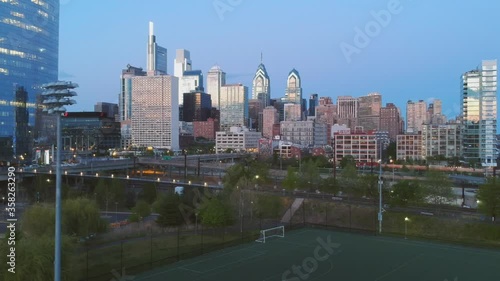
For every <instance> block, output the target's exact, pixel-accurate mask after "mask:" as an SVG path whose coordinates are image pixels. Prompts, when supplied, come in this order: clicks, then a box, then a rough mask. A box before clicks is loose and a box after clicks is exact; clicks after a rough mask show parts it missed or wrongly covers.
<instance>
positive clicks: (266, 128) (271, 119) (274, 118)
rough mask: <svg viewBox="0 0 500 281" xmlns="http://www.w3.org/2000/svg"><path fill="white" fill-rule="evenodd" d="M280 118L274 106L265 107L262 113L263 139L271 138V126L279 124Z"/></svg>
mask: <svg viewBox="0 0 500 281" xmlns="http://www.w3.org/2000/svg"><path fill="white" fill-rule="evenodd" d="M279 118H280V116H279V114H278V110H277V109H276V108H275V107H274V106H267V107H266V108H264V110H263V111H262V119H263V121H262V123H263V125H262V135H263V137H265V138H268V139H271V138H272V137H273V126H274V125H275V124H279V123H280V120H279Z"/></svg>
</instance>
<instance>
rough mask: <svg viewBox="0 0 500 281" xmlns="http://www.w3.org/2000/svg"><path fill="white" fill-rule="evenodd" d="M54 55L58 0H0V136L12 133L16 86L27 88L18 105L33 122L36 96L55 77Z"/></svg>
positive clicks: (14, 124) (57, 44)
mask: <svg viewBox="0 0 500 281" xmlns="http://www.w3.org/2000/svg"><path fill="white" fill-rule="evenodd" d="M58 57H59V1H58V0H45V1H22V2H21V1H0V138H1V137H3V138H10V139H11V141H12V139H13V138H14V137H15V126H16V120H15V112H16V109H15V108H16V107H18V106H19V105H20V104H19V103H17V102H16V101H15V92H16V89H17V87H23V88H24V90H25V91H26V92H27V102H26V103H25V104H24V105H21V107H22V110H25V109H27V110H28V123H29V125H30V126H33V125H34V121H35V103H36V96H37V95H38V94H40V93H41V90H40V86H41V85H42V84H44V83H48V82H52V81H57V78H58V63H59V62H58ZM24 106H25V108H24ZM11 141H7V142H11ZM14 145H15V144H14Z"/></svg>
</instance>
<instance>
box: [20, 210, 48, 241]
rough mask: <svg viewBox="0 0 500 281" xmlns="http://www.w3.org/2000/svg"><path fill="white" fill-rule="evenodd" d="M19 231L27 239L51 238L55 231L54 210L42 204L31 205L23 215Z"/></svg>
mask: <svg viewBox="0 0 500 281" xmlns="http://www.w3.org/2000/svg"><path fill="white" fill-rule="evenodd" d="M22 222H23V224H22V225H21V230H22V232H23V235H24V236H25V237H27V238H32V237H40V236H44V235H47V236H53V235H54V229H55V210H54V208H53V207H52V206H49V205H44V204H36V205H32V206H31V207H29V208H28V209H26V210H25V211H24V213H23V219H22Z"/></svg>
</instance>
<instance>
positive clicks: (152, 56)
mask: <svg viewBox="0 0 500 281" xmlns="http://www.w3.org/2000/svg"><path fill="white" fill-rule="evenodd" d="M147 67H148V68H147V71H148V72H154V73H159V74H167V49H166V48H163V47H161V46H159V45H158V44H157V43H156V36H155V35H154V28H153V22H151V21H150V22H149V37H148V58H147Z"/></svg>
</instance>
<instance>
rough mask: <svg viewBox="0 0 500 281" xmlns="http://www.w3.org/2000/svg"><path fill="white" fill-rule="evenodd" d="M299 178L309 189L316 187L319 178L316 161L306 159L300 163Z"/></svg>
mask: <svg viewBox="0 0 500 281" xmlns="http://www.w3.org/2000/svg"><path fill="white" fill-rule="evenodd" d="M301 172H302V173H301V179H302V181H303V182H304V183H305V184H306V186H307V187H308V188H309V189H313V187H317V186H318V184H319V181H320V179H321V177H320V174H319V170H318V162H316V161H315V160H314V159H309V160H306V161H304V162H303V163H302V171H301Z"/></svg>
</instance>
